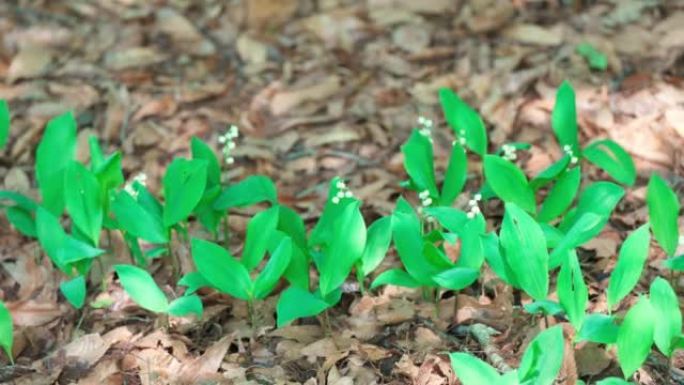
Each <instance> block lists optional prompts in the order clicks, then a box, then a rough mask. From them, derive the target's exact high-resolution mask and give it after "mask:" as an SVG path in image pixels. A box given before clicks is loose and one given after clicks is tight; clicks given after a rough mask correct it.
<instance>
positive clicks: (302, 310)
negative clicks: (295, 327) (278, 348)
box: [276, 286, 332, 328]
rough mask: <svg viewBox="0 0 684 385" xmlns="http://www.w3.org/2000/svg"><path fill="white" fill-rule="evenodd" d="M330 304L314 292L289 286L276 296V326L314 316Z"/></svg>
mask: <svg viewBox="0 0 684 385" xmlns="http://www.w3.org/2000/svg"><path fill="white" fill-rule="evenodd" d="M331 306H332V305H331V304H329V303H328V302H326V301H325V300H323V299H322V298H321V297H319V296H317V295H315V294H311V293H309V292H308V291H306V290H304V289H302V288H299V287H296V286H290V287H288V288H287V289H285V291H283V292H282V293H281V294H280V298H278V304H277V305H276V313H277V318H278V319H277V324H278V327H279V328H280V327H283V326H285V325H287V324H288V323H290V322H292V321H294V320H296V319H298V318H303V317H312V316H315V315H317V314H319V313H321V312H322V311H323V310H325V309H327V308H329V307H331Z"/></svg>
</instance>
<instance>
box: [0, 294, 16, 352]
mask: <svg viewBox="0 0 684 385" xmlns="http://www.w3.org/2000/svg"><path fill="white" fill-rule="evenodd" d="M13 344H14V327H13V322H12V313H10V311H9V310H8V309H7V307H6V306H5V304H4V303H3V302H2V301H0V347H2V349H3V350H4V351H5V354H7V357H9V359H10V362H11V363H12V364H14V357H13V356H12V345H13Z"/></svg>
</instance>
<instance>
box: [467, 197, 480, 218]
mask: <svg viewBox="0 0 684 385" xmlns="http://www.w3.org/2000/svg"><path fill="white" fill-rule="evenodd" d="M481 200H482V194H480V193H477V194H475V195H474V196H473V199H471V200H469V201H468V208H469V209H468V214H467V216H468V218H469V219H473V218H475V216H476V215H477V214H479V213H480V206H479V205H478V202H479V201H481Z"/></svg>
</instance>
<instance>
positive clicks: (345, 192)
mask: <svg viewBox="0 0 684 385" xmlns="http://www.w3.org/2000/svg"><path fill="white" fill-rule="evenodd" d="M335 187H337V194H335V196H334V197H332V203H333V204H338V203H340V201H341V200H342V199H344V198H354V194H353V193H352V192H351V190H349V187H347V185H346V184H345V183H344V182H343V181H341V180H340V181H338V182H337V183H336V184H335Z"/></svg>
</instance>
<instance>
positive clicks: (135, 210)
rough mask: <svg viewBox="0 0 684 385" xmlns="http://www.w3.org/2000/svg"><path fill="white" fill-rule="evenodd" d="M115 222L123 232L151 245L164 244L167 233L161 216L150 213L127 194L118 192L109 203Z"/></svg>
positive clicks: (167, 239) (166, 239)
mask: <svg viewBox="0 0 684 385" xmlns="http://www.w3.org/2000/svg"><path fill="white" fill-rule="evenodd" d="M111 209H112V212H113V213H114V215H115V216H116V221H117V222H118V223H119V224H120V225H121V227H122V228H123V230H125V231H126V232H129V233H131V234H133V235H134V236H136V237H138V238H142V239H144V240H146V241H148V242H151V243H166V242H168V241H169V238H168V232H167V231H166V229H165V228H164V224H163V223H162V218H161V215H157V214H155V213H154V212H150V211H149V210H147V209H146V208H145V207H143V206H142V205H141V204H140V202H139V201H136V200H135V199H133V197H132V196H131V195H130V194H128V192H126V191H124V190H122V191H119V192H118V193H117V194H116V195H115V196H114V200H113V201H112V203H111Z"/></svg>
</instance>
